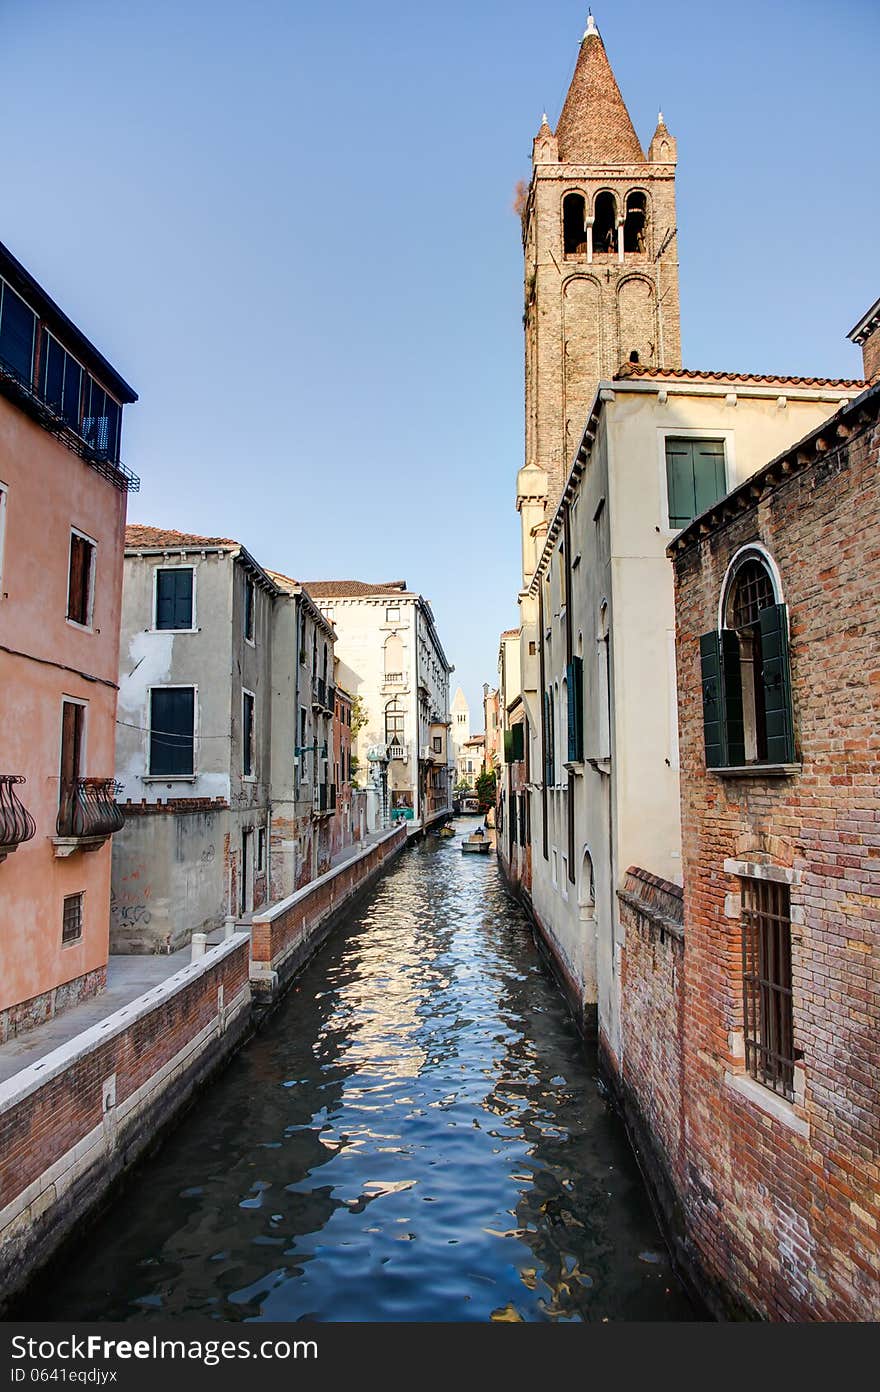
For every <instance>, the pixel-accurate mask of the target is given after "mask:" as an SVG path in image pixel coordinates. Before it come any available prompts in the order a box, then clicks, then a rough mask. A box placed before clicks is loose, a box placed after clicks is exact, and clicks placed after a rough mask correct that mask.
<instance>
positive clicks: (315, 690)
mask: <svg viewBox="0 0 880 1392" xmlns="http://www.w3.org/2000/svg"><path fill="white" fill-rule="evenodd" d="M335 701H336V687H335V686H330V685H329V683H328V682H325V681H324V678H323V677H315V678H314V680H313V682H312V705H313V706H314V707H315V708H316V709H317V710H325V711H329V712H330V714H331V715H332V714H333V708H334V704H335Z"/></svg>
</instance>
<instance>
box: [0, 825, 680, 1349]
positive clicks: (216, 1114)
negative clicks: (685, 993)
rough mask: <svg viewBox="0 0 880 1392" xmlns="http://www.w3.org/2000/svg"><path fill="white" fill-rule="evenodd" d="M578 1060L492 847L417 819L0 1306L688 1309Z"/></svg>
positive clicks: (271, 1316)
mask: <svg viewBox="0 0 880 1392" xmlns="http://www.w3.org/2000/svg"><path fill="white" fill-rule="evenodd" d="M473 825H474V821H473V819H462V820H460V821H459V822H457V823H456V828H457V831H458V833H459V836H460V835H461V834H462V833H463V832H468V831H470V830H471V829H472V827H473ZM596 1075H597V1063H596V1056H595V1053H594V1052H593V1051H592V1050H590V1049H589V1048H585V1047H584V1045H583V1044H582V1043H581V1041H580V1039H579V1038H578V1035H577V1033H576V1031H575V1029H574V1026H573V1025H572V1023H571V1021H570V1019H569V1017H568V1015H567V1013H566V1010H565V1007H564V1005H563V1003H562V1000H561V999H560V997H559V995H558V994H557V991H556V989H555V987H554V985H553V983H552V981H551V980H550V978H549V977H548V975H547V973H546V970H545V968H544V966H543V964H542V962H541V960H540V958H539V956H538V954H537V952H536V950H535V947H534V944H533V942H532V939H531V936H530V933H529V929H528V924H527V922H526V920H525V916H524V914H523V913H522V911H521V910H520V909H519V908H518V906H517V905H516V904H515V903H513V901H512V900H511V899H510V897H509V896H508V895H507V893H506V892H505V890H504V887H503V883H502V881H501V878H500V875H499V871H498V869H497V866H496V862H495V857H494V855H490V856H488V857H482V856H479V857H478V856H463V855H462V854H461V852H460V840H459V839H458V837H456V839H455V840H454V841H452V840H449V841H440V840H435V839H431V838H428V839H426V840H425V841H424V842H423V843H422V844H420V845H417V846H415V847H413V848H412V849H410V850H409V851H408V852H406V853H404V854H403V855H402V856H401V857H399V858H398V860H397V861H396V863H395V865H394V867H393V868H392V870H391V871H390V872H389V873H388V875H387V876H386V877H385V878H384V879H383V880H382V881H381V882H380V883H379V884H378V885H377V886H376V887H375V889H373V890H372V891H371V892H370V894H369V896H368V897H367V898H365V899H364V900H362V901H361V903H360V904H359V905H358V906H357V908H356V910H355V912H354V913H352V914H351V915H350V917H349V918H348V919H347V921H346V922H344V923H343V924H341V925H340V926H339V927H338V928H337V929H336V930H335V932H334V934H333V936H332V937H331V939H330V940H329V942H328V943H327V945H326V946H325V947H324V949H323V950H322V951H321V952H320V953H319V954H318V955H317V957H315V958H314V959H313V961H312V962H311V964H310V965H309V966H308V967H307V968H306V969H305V971H304V972H303V973H302V975H301V976H300V977H299V978H298V980H297V982H296V984H295V985H294V987H293V989H292V990H291V991H290V992H289V994H288V995H287V996H286V998H285V999H284V1001H283V1003H282V1005H281V1006H280V1008H279V1009H278V1011H277V1012H276V1013H275V1014H274V1016H273V1017H272V1018H271V1019H270V1020H269V1022H268V1023H267V1024H266V1026H265V1027H264V1029H263V1030H262V1031H261V1032H260V1033H259V1034H258V1035H256V1036H255V1037H254V1038H253V1039H252V1040H251V1041H250V1042H249V1043H248V1044H247V1045H246V1046H245V1047H244V1048H243V1049H242V1050H241V1052H240V1053H239V1054H238V1055H237V1056H236V1057H235V1058H234V1059H233V1061H232V1062H231V1064H230V1065H229V1066H228V1068H226V1069H225V1071H224V1072H223V1073H222V1074H221V1075H220V1076H219V1077H218V1078H216V1079H215V1080H213V1081H211V1082H209V1083H208V1084H207V1085H206V1086H205V1088H204V1091H203V1093H202V1095H201V1097H200V1099H199V1101H198V1103H197V1104H196V1106H195V1107H194V1108H193V1109H192V1110H191V1111H190V1112H189V1113H188V1114H187V1115H186V1117H185V1118H184V1119H183V1121H182V1122H181V1123H180V1125H179V1126H178V1127H177V1128H176V1129H175V1130H174V1131H173V1132H172V1133H171V1134H170V1135H169V1136H168V1137H167V1139H166V1140H165V1143H164V1144H163V1146H162V1147H161V1149H160V1150H159V1151H158V1152H157V1153H156V1154H155V1155H154V1156H153V1157H152V1158H151V1159H149V1160H147V1161H146V1162H145V1163H144V1164H143V1165H142V1166H141V1167H140V1168H139V1169H138V1170H137V1171H136V1173H135V1174H134V1176H133V1178H132V1180H131V1182H130V1183H129V1184H128V1185H127V1187H126V1188H125V1189H124V1191H123V1192H122V1193H121V1194H120V1196H119V1197H118V1199H117V1200H116V1201H115V1203H114V1204H113V1206H112V1207H111V1208H110V1209H109V1210H108V1211H107V1213H106V1215H105V1216H104V1218H103V1219H102V1220H101V1221H100V1222H99V1223H98V1225H97V1226H95V1227H93V1228H91V1229H90V1230H89V1231H88V1232H87V1234H86V1235H85V1236H84V1238H83V1239H82V1241H81V1242H80V1243H79V1244H78V1246H77V1247H75V1248H74V1249H68V1253H67V1255H66V1257H65V1260H64V1262H63V1264H62V1265H61V1266H56V1267H55V1268H54V1270H53V1271H52V1272H51V1276H50V1278H49V1279H48V1280H45V1281H44V1282H42V1283H41V1285H40V1286H38V1287H35V1288H34V1289H33V1290H32V1291H31V1293H30V1295H29V1297H28V1300H27V1302H26V1307H25V1308H24V1309H22V1310H21V1311H20V1312H19V1313H20V1314H21V1316H22V1317H23V1318H30V1319H59V1320H62V1319H63V1320H89V1319H96V1320H125V1319H135V1318H137V1319H143V1318H144V1317H148V1318H149V1317H151V1316H157V1317H162V1318H168V1317H172V1318H174V1317H182V1316H190V1317H191V1316H208V1317H214V1318H218V1319H227V1320H300V1319H317V1320H455V1321H459V1320H490V1319H491V1320H563V1321H579V1320H595V1321H599V1320H680V1319H693V1318H694V1312H693V1310H692V1308H691V1306H690V1305H689V1304H688V1302H687V1300H686V1298H685V1296H684V1294H683V1292H682V1291H681V1289H680V1287H679V1286H678V1284H677V1282H676V1280H675V1277H674V1276H673V1274H672V1271H671V1268H670V1262H669V1257H668V1254H667V1252H666V1250H665V1248H664V1246H663V1244H662V1240H661V1238H660V1235H659V1232H658V1229H657V1226H656V1223H655V1221H654V1218H653V1215H652V1212H651V1209H650V1207H649V1204H648V1200H647V1197H646V1194H645V1191H644V1187H643V1184H642V1181H641V1177H640V1175H639V1171H638V1169H637V1167H636V1164H635V1161H634V1159H633V1157H632V1154H631V1152H630V1150H629V1148H628V1145H627V1141H626V1137H625V1135H624V1132H623V1129H622V1126H621V1123H620V1121H619V1120H618V1118H617V1116H616V1115H615V1114H614V1113H613V1111H612V1110H611V1109H610V1107H609V1106H608V1104H607V1102H606V1101H605V1099H604V1098H603V1096H602V1092H601V1090H600V1088H599V1086H598V1083H597V1076H596Z"/></svg>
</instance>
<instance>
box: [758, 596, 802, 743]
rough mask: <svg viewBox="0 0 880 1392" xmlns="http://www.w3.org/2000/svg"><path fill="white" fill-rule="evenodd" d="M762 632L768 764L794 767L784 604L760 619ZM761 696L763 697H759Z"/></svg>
mask: <svg viewBox="0 0 880 1392" xmlns="http://www.w3.org/2000/svg"><path fill="white" fill-rule="evenodd" d="M758 623H759V625H760V628H761V664H762V668H763V687H764V692H763V695H764V713H765V716H766V722H767V762H768V763H771V764H791V763H794V720H793V718H792V707H791V671H790V667H789V657H788V616H787V610H786V607H785V605H784V604H773V605H771V606H770V607H769V608H768V609H762V610H761V612H760V614H759V615H758ZM757 694H758V695H760V693H757Z"/></svg>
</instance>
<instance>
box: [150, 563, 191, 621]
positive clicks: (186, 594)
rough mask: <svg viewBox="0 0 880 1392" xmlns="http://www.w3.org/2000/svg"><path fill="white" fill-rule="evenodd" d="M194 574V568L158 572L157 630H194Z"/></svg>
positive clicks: (183, 567) (174, 568)
mask: <svg viewBox="0 0 880 1392" xmlns="http://www.w3.org/2000/svg"><path fill="white" fill-rule="evenodd" d="M194 573H195V572H194V571H193V568H192V566H174V567H173V568H171V569H168V570H164V569H163V570H157V571H156V618H155V626H156V628H170V629H191V628H192V626H193V575H194Z"/></svg>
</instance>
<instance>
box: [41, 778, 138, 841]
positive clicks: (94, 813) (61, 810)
mask: <svg viewBox="0 0 880 1392" xmlns="http://www.w3.org/2000/svg"><path fill="white" fill-rule="evenodd" d="M116 791H117V789H116V782H115V780H114V779H112V778H77V779H76V780H75V781H74V782H72V783H65V784H62V788H61V802H60V804H59V807H58V816H57V818H56V821H55V831H56V833H57V834H56V835H55V836H53V838H52V841H53V843H54V846H55V854H56V856H69V855H72V854H73V852H74V851H98V850H100V849H101V847H102V846H103V845H104V842H105V841H107V840H108V838H109V837H111V836H112V835H113V834H114V832H117V831H121V830H122V828H123V826H124V825H125V816H124V815H123V811H122V808H121V807H120V806H119V804H118V803H117V801H116Z"/></svg>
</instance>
